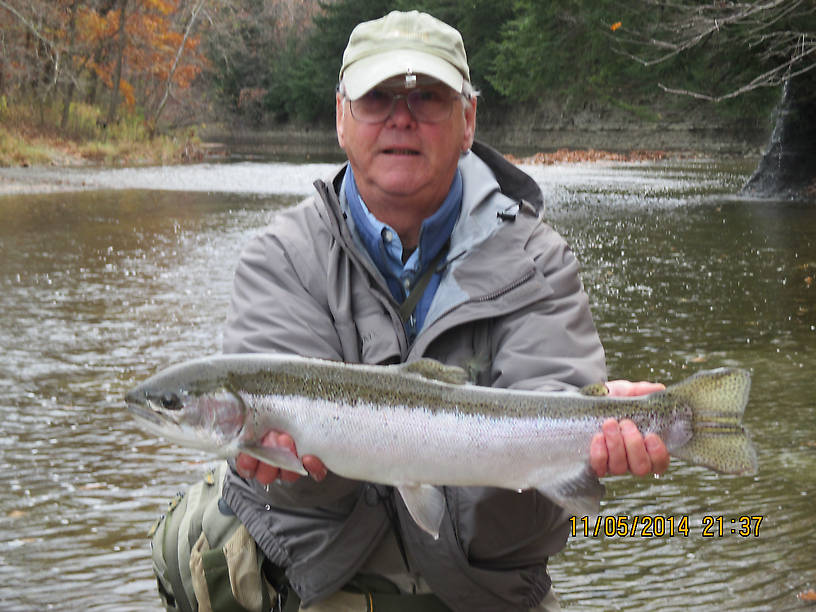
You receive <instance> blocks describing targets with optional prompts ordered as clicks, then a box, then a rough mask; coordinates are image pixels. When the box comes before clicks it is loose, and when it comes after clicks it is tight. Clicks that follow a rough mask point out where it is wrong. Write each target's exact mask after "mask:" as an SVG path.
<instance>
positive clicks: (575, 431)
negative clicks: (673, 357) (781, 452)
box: [125, 353, 757, 538]
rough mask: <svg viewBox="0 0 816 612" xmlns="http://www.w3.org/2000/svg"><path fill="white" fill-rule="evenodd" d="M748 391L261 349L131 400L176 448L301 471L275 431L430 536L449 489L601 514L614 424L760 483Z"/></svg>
mask: <svg viewBox="0 0 816 612" xmlns="http://www.w3.org/2000/svg"><path fill="white" fill-rule="evenodd" d="M750 383H751V376H750V373H749V372H748V371H747V370H744V369H739V368H719V369H715V370H707V371H700V372H698V373H696V374H694V375H693V376H691V377H689V378H687V379H685V380H683V381H681V382H679V383H677V384H674V385H671V386H669V387H667V388H666V389H665V390H662V391H657V392H655V393H651V394H649V395H644V396H638V397H611V396H608V395H602V394H601V393H602V392H603V390H605V387H603V385H595V386H589V387H587V388H585V389H583V390H576V391H559V392H536V391H522V390H512V389H499V388H492V387H484V386H478V385H474V384H470V383H468V382H467V373H466V371H465V370H463V369H461V368H459V367H456V366H451V365H445V364H442V363H440V362H438V361H434V360H432V359H420V360H417V361H413V362H410V363H404V364H398V365H360V364H346V363H341V362H337V361H329V360H321V359H314V358H308V357H299V356H293V355H285V354H276V353H273V354H266V353H253V354H229V355H213V356H209V357H203V358H198V359H194V360H191V361H187V362H184V363H180V364H177V365H174V366H171V367H169V368H167V369H164V370H162V371H160V372H158V373H157V374H155V375H153V376H151V377H149V378H148V379H147V380H145V381H144V382H142V383H141V384H138V385H137V386H136V387H134V388H133V389H132V390H130V391H129V392H128V393H127V394H126V397H125V401H126V404H127V409H128V410H129V411H130V413H131V414H132V415H133V417H135V419H136V420H137V422H138V423H139V424H141V426H142V427H143V428H144V429H145V430H146V431H147V432H148V433H151V434H154V435H157V436H160V437H163V438H165V439H166V440H168V441H170V442H173V443H176V444H179V445H183V446H187V447H191V448H198V449H204V450H206V451H209V452H212V453H214V454H217V455H218V456H220V457H225V458H230V457H235V456H236V455H237V454H238V453H246V454H248V455H251V456H253V457H255V458H257V459H259V460H261V461H264V462H266V463H269V464H271V465H275V466H277V467H280V468H282V469H285V470H290V471H293V472H297V473H299V474H303V475H306V471H305V469H304V468H303V465H302V463H301V461H300V459H299V458H298V456H297V455H295V453H293V452H292V451H291V450H289V449H283V448H269V447H265V446H262V445H261V444H260V441H261V438H262V437H263V436H264V434H265V433H266V432H267V431H269V430H272V429H274V430H278V431H282V432H286V433H288V434H289V435H291V436H292V438H293V439H294V441H295V446H296V449H297V452H298V454H299V455H300V456H303V455H315V456H316V457H318V458H320V459H321V460H322V461H323V463H324V464H325V466H326V468H327V469H328V470H330V471H332V472H334V473H335V474H338V475H340V476H342V477H345V478H350V479H354V480H359V481H365V482H373V483H378V484H382V485H390V486H393V487H396V488H397V489H398V491H399V493H400V495H401V498H402V500H403V502H404V503H405V505H406V507H407V509H408V511H409V513H410V515H411V517H412V518H413V519H414V521H416V523H417V525H419V526H420V527H421V528H422V529H423V530H425V531H426V532H428V534H430V535H431V536H433V537H435V538H436V537H438V534H439V528H440V525H441V522H442V519H443V516H444V513H445V496H444V493H443V491H442V490H440V487H444V486H463V487H466V486H488V487H501V488H505V489H512V490H517V491H523V490H527V489H531V488H534V489H537V490H538V491H539V492H540V493H541V494H543V495H544V496H546V497H547V498H549V499H550V500H552V501H553V502H554V503H555V504H557V505H559V506H561V507H562V508H563V509H564V510H565V511H566V512H569V513H572V514H574V515H588V514H598V513H599V511H600V501H601V499H602V498H603V496H604V492H605V489H604V487H603V485H602V484H601V483H600V481H599V479H598V477H597V476H596V474H595V473H594V471H593V470H592V469H591V467H590V465H589V450H590V441H591V439H592V437H593V436H594V435H595V434H596V433H597V432H599V431H600V430H601V425H602V423H603V422H604V421H605V420H606V419H608V418H610V417H613V418H616V419H623V418H629V419H632V421H634V422H635V424H636V425H637V426H638V428H639V429H640V431H641V432H642V433H644V434H645V433H647V432H654V433H656V434H657V435H659V436H660V437H661V438H662V439H663V441H664V443H665V444H666V447H667V449H668V450H669V453H670V454H671V455H672V456H674V457H677V458H680V459H683V460H685V461H688V462H690V463H692V464H696V465H701V466H705V467H707V468H710V469H713V470H715V471H717V472H722V473H727V474H736V475H752V474H755V473H756V471H757V456H756V451H755V449H754V446H753V444H752V442H751V440H750V435H749V433H748V432H747V431H746V429H745V428H744V427H743V425H742V417H743V413H744V410H745V406H746V404H747V402H748V397H749V392H750ZM599 389H601V391H600V392H599Z"/></svg>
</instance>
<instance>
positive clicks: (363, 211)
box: [343, 165, 462, 278]
mask: <svg viewBox="0 0 816 612" xmlns="http://www.w3.org/2000/svg"><path fill="white" fill-rule="evenodd" d="M343 191H344V194H345V196H346V201H347V203H348V208H349V212H350V213H351V216H352V220H353V221H354V229H355V230H356V233H357V235H358V236H359V238H360V240H361V242H362V243H363V246H364V247H365V249H366V251H368V254H369V255H370V256H371V258H372V260H373V261H374V263H375V265H376V266H377V268H378V269H379V270H380V271H381V272H382V273H383V274H391V275H393V276H396V277H397V278H400V277H402V276H403V275H404V273H406V272H408V273H411V274H412V275H415V274H417V273H419V272H421V271H423V270H425V268H427V267H428V265H429V264H430V263H431V262H432V261H433V259H434V258H435V257H436V256H437V254H438V253H439V251H440V250H442V248H443V247H444V246H445V244H446V243H447V241H448V239H449V238H450V235H451V232H452V231H453V227H454V225H455V224H456V221H457V219H458V218H459V213H460V211H461V209H462V175H461V173H460V171H459V169H458V168H457V170H456V174H455V175H454V177H453V182H452V183H451V188H450V190H449V191H448V195H447V196H446V197H445V200H444V201H443V202H442V205H441V206H440V207H439V208H438V209H437V210H436V212H434V214H432V215H431V216H430V217H428V218H427V219H425V220H424V221H423V222H422V226H421V228H420V231H419V245H418V248H417V249H416V251H414V252H413V253H412V254H411V256H410V257H409V258H408V260H407V261H406V262H405V263H404V264H403V262H402V255H403V246H402V242H401V241H400V238H399V236H398V235H397V232H396V231H395V230H394V228H392V227H391V226H389V225H388V224H386V223H383V222H381V221H380V220H379V219H377V218H376V217H375V216H374V215H373V214H372V213H371V211H370V210H369V209H368V207H367V206H366V205H365V202H363V199H362V197H361V196H360V192H359V191H358V190H357V183H356V181H355V179H354V173H353V171H352V169H351V166H350V165H349V166H348V167H347V169H346V174H345V177H344V178H343Z"/></svg>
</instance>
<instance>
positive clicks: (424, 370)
mask: <svg viewBox="0 0 816 612" xmlns="http://www.w3.org/2000/svg"><path fill="white" fill-rule="evenodd" d="M399 368H400V369H401V370H402V371H403V372H406V373H408V374H416V375H418V376H422V377H423V378H427V379H429V380H436V381H439V382H444V383H449V384H451V385H463V384H465V383H466V382H467V380H468V375H467V372H465V371H464V370H463V369H462V368H460V367H458V366H452V365H445V364H444V363H442V362H439V361H437V360H436V359H428V358H423V359H419V360H417V361H412V362H410V363H403V364H400V365H399Z"/></svg>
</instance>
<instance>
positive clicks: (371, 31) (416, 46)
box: [340, 11, 470, 100]
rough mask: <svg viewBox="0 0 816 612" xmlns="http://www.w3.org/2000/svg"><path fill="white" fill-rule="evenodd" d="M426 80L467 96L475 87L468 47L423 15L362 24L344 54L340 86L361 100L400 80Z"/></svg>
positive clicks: (441, 24)
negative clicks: (468, 86) (468, 87)
mask: <svg viewBox="0 0 816 612" xmlns="http://www.w3.org/2000/svg"><path fill="white" fill-rule="evenodd" d="M402 74H404V75H406V85H408V86H409V87H410V85H411V83H412V82H414V81H413V78H414V77H412V75H418V74H424V75H428V76H430V77H433V78H435V79H438V80H440V81H442V82H443V83H445V84H446V85H448V86H449V87H450V88H451V89H453V90H455V91H457V92H461V91H462V85H463V83H464V82H465V81H468V82H469V81H470V71H469V70H468V64H467V56H466V55H465V45H464V43H463V42H462V35H461V34H459V31H458V30H456V29H455V28H452V27H451V26H449V25H448V24H446V23H444V22H442V21H439V20H438V19H437V18H435V17H432V16H431V15H428V14H427V13H420V12H418V11H410V12H406V13H403V12H400V11H393V12H391V13H389V14H388V15H386V16H385V17H382V18H380V19H375V20H373V21H365V22H363V23H361V24H359V25H358V26H357V27H356V28H354V30H353V31H352V33H351V36H350V37H349V41H348V46H346V50H345V52H344V53H343V66H342V67H341V68H340V81H342V83H343V86H344V87H345V92H346V95H347V96H348V97H349V99H351V100H356V99H357V98H359V97H360V96H362V95H363V94H364V93H366V92H367V91H368V90H369V89H371V88H372V87H374V86H376V85H378V84H379V83H382V82H383V81H385V80H386V79H390V78H392V77H395V76H399V75H402Z"/></svg>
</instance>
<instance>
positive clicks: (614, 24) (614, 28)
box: [609, 21, 623, 32]
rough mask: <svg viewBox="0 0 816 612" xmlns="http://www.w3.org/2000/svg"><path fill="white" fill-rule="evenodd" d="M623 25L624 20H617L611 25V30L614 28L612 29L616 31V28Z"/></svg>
mask: <svg viewBox="0 0 816 612" xmlns="http://www.w3.org/2000/svg"><path fill="white" fill-rule="evenodd" d="M622 25H623V23H622V22H620V21H616V22H615V23H613V24H612V25H611V26H609V29H610V30H612V31H613V32H614V31H615V30H617V29H618V28H619V27H621V26H622Z"/></svg>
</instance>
